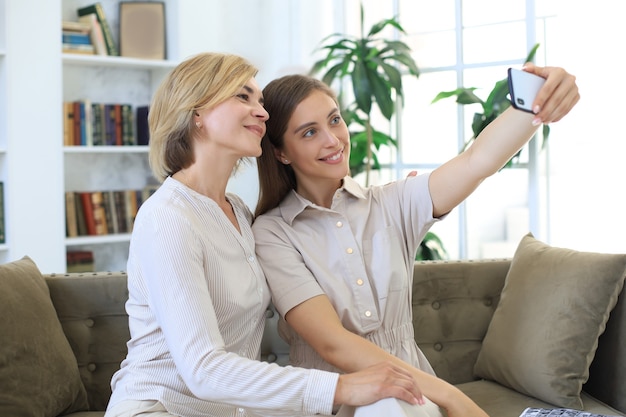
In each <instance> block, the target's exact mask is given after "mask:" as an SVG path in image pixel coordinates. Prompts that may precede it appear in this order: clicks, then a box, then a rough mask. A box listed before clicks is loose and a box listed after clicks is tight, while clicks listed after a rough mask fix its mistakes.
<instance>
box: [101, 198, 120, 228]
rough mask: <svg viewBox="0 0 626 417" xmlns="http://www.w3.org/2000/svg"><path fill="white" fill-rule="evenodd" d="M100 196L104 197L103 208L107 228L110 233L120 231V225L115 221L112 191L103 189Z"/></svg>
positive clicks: (115, 212) (115, 213)
mask: <svg viewBox="0 0 626 417" xmlns="http://www.w3.org/2000/svg"><path fill="white" fill-rule="evenodd" d="M102 198H103V199H104V209H105V212H106V218H107V229H108V232H109V233H110V234H115V233H119V232H120V227H119V224H118V221H117V210H116V208H115V194H114V191H110V190H109V191H103V192H102Z"/></svg>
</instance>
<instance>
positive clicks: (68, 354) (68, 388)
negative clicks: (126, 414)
mask: <svg viewBox="0 0 626 417" xmlns="http://www.w3.org/2000/svg"><path fill="white" fill-rule="evenodd" d="M0 387H1V388H0V416H20V417H31V416H32V417H56V416H58V415H61V414H66V413H69V412H72V411H79V410H87V408H88V405H87V393H86V391H85V387H84V386H83V383H82V381H81V379H80V375H79V373H78V365H77V363H76V358H75V357H74V354H73V352H72V349H71V347H70V345H69V343H68V341H67V339H66V338H65V334H64V333H63V329H62V327H61V323H60V322H59V319H58V318H57V315H56V311H55V309H54V306H53V305H52V301H51V300H50V293H49V291H48V286H47V285H46V283H45V281H44V278H43V276H42V275H41V273H40V272H39V269H38V268H37V266H36V265H35V263H34V262H33V261H32V260H31V259H30V258H28V257H24V258H22V259H21V260H19V261H15V262H11V263H7V264H4V265H0Z"/></svg>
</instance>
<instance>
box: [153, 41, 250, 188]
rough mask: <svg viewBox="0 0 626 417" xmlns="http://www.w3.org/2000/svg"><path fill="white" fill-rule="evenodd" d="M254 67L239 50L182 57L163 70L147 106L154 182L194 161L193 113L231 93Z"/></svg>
mask: <svg viewBox="0 0 626 417" xmlns="http://www.w3.org/2000/svg"><path fill="white" fill-rule="evenodd" d="M257 72H258V70H257V68H256V67H255V66H253V65H252V64H251V63H250V62H248V61H247V60H246V59H244V58H242V57H240V56H237V55H230V54H221V53H209V52H207V53H201V54H198V55H195V56H192V57H191V58H188V59H186V60H185V61H183V62H182V63H180V64H179V65H178V66H177V67H176V68H174V70H172V72H170V73H169V74H168V75H167V77H166V78H165V79H164V80H163V82H162V83H161V85H160V86H159V88H158V89H157V91H156V92H155V94H154V97H153V99H152V103H151V104H150V110H149V112H148V126H149V129H150V151H149V162H150V168H151V169H152V173H153V174H154V176H155V177H156V179H157V180H159V182H163V181H164V180H165V178H167V177H168V176H170V175H173V174H174V173H176V172H178V171H180V170H181V169H183V168H186V167H188V166H189V165H191V164H192V163H193V162H194V157H193V146H192V143H193V142H192V138H193V135H194V132H195V129H196V127H195V125H194V123H193V116H194V114H195V113H196V112H197V111H198V110H204V109H210V108H213V107H215V106H216V105H218V104H220V103H222V102H224V101H225V100H227V99H228V98H230V97H232V96H233V95H235V94H236V93H237V92H238V91H239V89H240V88H241V87H242V86H243V85H245V83H246V82H248V80H249V79H250V78H252V77H254V76H256V74H257Z"/></svg>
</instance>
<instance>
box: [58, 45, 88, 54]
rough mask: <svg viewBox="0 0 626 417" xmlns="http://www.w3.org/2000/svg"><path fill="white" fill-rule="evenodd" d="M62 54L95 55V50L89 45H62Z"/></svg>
mask: <svg viewBox="0 0 626 417" xmlns="http://www.w3.org/2000/svg"><path fill="white" fill-rule="evenodd" d="M62 52H63V53H65V54H85V55H93V54H94V53H95V49H94V47H93V45H91V44H89V45H82V44H73V43H63V44H62Z"/></svg>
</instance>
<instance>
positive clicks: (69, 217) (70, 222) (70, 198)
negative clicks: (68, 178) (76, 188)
mask: <svg viewBox="0 0 626 417" xmlns="http://www.w3.org/2000/svg"><path fill="white" fill-rule="evenodd" d="M75 198H76V194H75V193H74V192H73V191H66V192H65V236H67V237H76V236H78V219H77V217H76V201H74V200H75Z"/></svg>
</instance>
